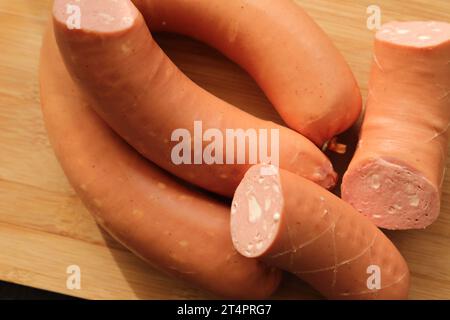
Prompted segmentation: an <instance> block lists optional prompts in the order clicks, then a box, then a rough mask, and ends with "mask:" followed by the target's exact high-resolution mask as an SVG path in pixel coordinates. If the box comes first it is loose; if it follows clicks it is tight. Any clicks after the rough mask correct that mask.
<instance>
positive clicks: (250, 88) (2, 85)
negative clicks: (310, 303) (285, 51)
mask: <svg viewBox="0 0 450 320" xmlns="http://www.w3.org/2000/svg"><path fill="white" fill-rule="evenodd" d="M274 2H276V0H274ZM298 2H299V3H300V4H301V5H302V6H303V7H304V8H305V9H306V10H307V11H308V12H309V13H310V14H311V15H312V16H313V17H314V18H315V19H316V20H317V22H318V23H319V24H320V25H321V26H322V27H323V28H324V29H325V31H326V32H327V33H328V34H329V35H330V36H331V37H332V39H333V41H334V42H335V44H336V45H337V46H338V47H339V49H340V50H341V51H342V52H343V54H344V55H345V57H346V59H347V61H348V62H349V63H350V65H351V67H352V69H353V71H354V72H355V74H356V77H357V79H358V81H359V83H360V86H361V89H362V92H363V95H364V96H365V95H366V93H367V90H366V89H367V79H368V73H369V68H370V63H371V48H372V39H373V33H374V31H373V30H368V29H367V26H366V19H367V16H368V15H367V13H366V9H367V7H368V6H369V5H370V4H371V2H372V1H369V0H360V1H356V0H355V1H347V0H339V1H333V0H311V1H307V0H304V1H298ZM377 2H378V5H379V7H380V8H381V13H382V21H383V22H387V21H390V20H411V19H420V20H425V19H429V20H431V19H435V20H443V21H447V22H449V21H450V2H449V1H447V0H441V1H438V0H434V1H429V0H415V1H406V0H405V1H391V0H385V1H377ZM50 7H51V0H32V1H31V0H14V1H10V0H0V280H5V281H10V282H14V283H18V284H23V285H27V286H32V287H37V288H42V289H47V290H51V291H55V292H61V293H65V294H70V295H74V296H78V297H84V298H91V299H109V298H112V299H128V298H129V299H135V298H136V299H155V298H214V297H212V296H211V295H209V294H208V293H205V292H203V291H201V290H198V289H195V288H193V287H192V286H190V285H189V284H187V283H184V282H180V281H177V280H174V279H171V278H169V277H167V276H165V275H163V274H161V273H159V272H157V271H155V270H153V269H151V268H150V267H148V266H146V265H145V264H144V263H143V262H141V261H140V260H139V259H138V258H136V257H135V256H133V255H132V254H131V253H129V252H128V251H127V250H126V249H125V248H123V247H122V246H121V245H119V244H118V243H117V242H115V241H114V240H113V239H111V237H109V236H108V235H107V234H105V233H104V232H103V231H102V230H100V229H99V227H98V226H97V225H96V224H95V223H94V221H93V219H92V218H91V217H90V215H89V213H88V212H87V211H86V210H85V209H84V207H83V205H82V204H81V202H80V200H79V199H78V197H77V196H76V194H75V193H74V191H73V189H72V188H71V187H70V186H69V184H68V182H67V180H66V178H65V176H64V174H63V173H62V170H61V168H60V166H59V164H58V163H57V161H56V159H55V156H54V155H53V151H52V149H51V147H50V145H49V142H48V140H47V135H46V132H45V129H44V125H43V121H42V116H41V112H40V108H39V85H38V81H37V71H38V58H39V48H40V43H41V37H42V33H43V30H44V28H45V25H46V21H47V17H48V13H49V12H50ZM157 39H158V41H159V43H160V44H161V46H162V47H163V49H164V50H165V51H166V52H167V53H168V54H169V56H170V57H172V59H173V60H174V61H175V63H176V64H178V65H179V66H180V68H181V69H182V70H183V71H185V72H186V73H187V74H188V75H189V76H190V77H191V78H192V79H193V80H194V81H196V82H197V83H198V84H200V85H201V86H203V87H205V88H206V89H207V90H209V91H211V92H212V93H214V94H216V95H217V96H219V97H221V98H223V99H225V100H227V101H229V102H231V103H233V104H235V105H237V106H239V107H241V108H243V109H245V110H248V111H250V112H253V113H255V114H257V115H259V116H261V117H264V118H268V119H273V120H275V121H280V120H279V118H278V116H277V115H276V114H275V112H274V111H273V110H272V108H271V106H270V104H269V103H268V101H267V100H266V98H265V97H264V95H263V94H262V93H261V91H260V90H259V89H258V87H257V86H256V85H255V83H254V82H253V81H252V80H251V79H250V78H249V77H248V76H247V75H246V74H245V73H244V72H243V71H242V70H241V69H240V68H239V67H237V66H236V65H234V64H233V63H231V62H230V61H228V60H227V59H225V58H224V57H223V56H221V55H220V54H219V53H217V52H216V51H214V50H212V49H210V48H208V47H206V46H205V45H202V44H200V43H198V42H194V41H192V40H189V39H187V38H183V37H179V36H173V35H165V36H159V37H158V38H157ZM278 63H287V62H285V61H279V62H278ZM449 107H450V106H449ZM333 159H334V160H335V161H336V162H337V163H343V162H345V161H344V159H343V158H339V156H334V157H333ZM447 167H448V168H450V163H449V164H448V165H447ZM447 172H449V173H450V170H448V171H447ZM388 236H389V237H390V238H391V239H392V240H393V241H394V242H395V244H396V245H397V246H398V248H399V249H400V251H401V252H402V253H403V254H404V256H405V258H406V260H407V261H408V263H409V266H410V268H411V272H412V288H411V294H410V297H411V298H415V299H436V298H438V299H439V298H440V299H442V298H447V299H449V298H450V248H449V243H450V241H449V240H450V174H449V175H447V177H446V180H445V183H444V192H443V200H442V213H441V216H440V218H439V220H438V221H437V222H436V223H435V224H433V225H432V226H431V227H429V228H428V229H427V230H424V231H423V230H421V231H403V232H389V233H388ZM69 265H78V266H80V268H81V289H80V290H69V289H67V288H66V280H67V276H68V275H67V274H66V270H67V267H68V266H69ZM318 297H319V295H318V294H317V293H315V292H314V290H312V289H310V288H309V287H308V286H306V285H305V284H304V283H302V282H301V281H300V280H298V279H296V278H294V277H292V276H286V279H285V281H284V282H283V284H282V286H281V288H280V290H279V291H278V292H277V293H276V294H275V296H274V298H283V299H297V298H318Z"/></svg>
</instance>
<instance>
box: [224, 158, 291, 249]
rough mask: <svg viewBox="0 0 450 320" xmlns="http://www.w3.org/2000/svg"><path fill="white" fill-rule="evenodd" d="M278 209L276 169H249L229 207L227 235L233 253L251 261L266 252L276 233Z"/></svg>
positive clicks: (280, 218) (280, 196)
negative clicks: (229, 230)
mask: <svg viewBox="0 0 450 320" xmlns="http://www.w3.org/2000/svg"><path fill="white" fill-rule="evenodd" d="M282 208H283V197H282V193H281V183H280V176H279V172H278V168H277V167H275V166H272V165H256V166H253V167H251V168H250V169H249V170H248V172H247V173H246V174H245V177H244V179H243V180H242V182H241V184H240V185H239V187H238V188H237V190H236V193H235V195H234V198H233V202H232V205H231V234H232V239H233V245H234V247H235V248H236V250H237V251H238V252H239V253H240V254H242V255H244V256H246V257H252V258H256V257H261V256H263V255H265V254H266V253H267V252H268V251H270V249H271V247H272V245H273V243H274V242H275V241H276V238H277V235H278V234H279V228H280V222H281V220H282V219H283V216H282V212H283V211H282Z"/></svg>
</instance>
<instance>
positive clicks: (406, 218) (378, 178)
mask: <svg viewBox="0 0 450 320" xmlns="http://www.w3.org/2000/svg"><path fill="white" fill-rule="evenodd" d="M342 198H343V199H344V200H345V201H347V202H348V203H350V204H351V205H352V206H353V207H355V208H356V209H357V210H358V211H359V212H360V213H362V214H364V215H365V216H367V217H368V218H369V219H371V220H372V221H373V222H374V223H375V224H376V225H377V226H379V227H381V228H385V229H393V230H402V229H422V228H425V227H427V226H429V225H430V224H431V223H433V222H434V221H435V220H436V219H437V217H438V215H439V191H438V190H437V189H436V188H435V187H434V186H433V185H432V183H431V182H430V181H428V180H427V179H426V178H425V177H424V176H422V175H421V174H420V173H418V172H417V171H416V170H414V168H411V167H410V166H408V165H406V164H400V163H396V162H393V161H389V160H387V159H381V158H380V159H377V160H368V161H367V162H365V163H362V164H361V165H359V166H358V167H357V168H355V169H353V170H351V171H350V172H348V173H347V174H346V175H345V176H344V181H343V184H342Z"/></svg>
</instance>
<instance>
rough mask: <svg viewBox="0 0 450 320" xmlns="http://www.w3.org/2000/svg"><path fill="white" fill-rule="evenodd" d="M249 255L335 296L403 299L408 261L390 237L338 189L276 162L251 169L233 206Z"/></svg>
mask: <svg viewBox="0 0 450 320" xmlns="http://www.w3.org/2000/svg"><path fill="white" fill-rule="evenodd" d="M231 234H232V239H233V244H234V246H235V248H236V249H237V250H238V251H239V252H240V253H241V254H242V255H244V256H246V257H249V258H259V259H262V260H263V261H264V262H266V263H267V264H269V265H273V266H276V267H279V268H281V269H284V270H287V271H289V272H291V273H293V274H295V275H297V276H298V277H300V278H301V279H303V280H305V281H306V282H308V283H309V284H310V285H311V286H313V287H314V288H316V289H317V290H318V291H319V292H321V293H322V294H323V295H324V296H325V297H327V298H332V299H405V298H406V297H407V296H408V290H409V270H408V266H407V264H406V262H405V260H404V259H403V257H402V256H401V255H400V253H399V252H398V250H397V249H396V248H395V246H394V245H393V244H392V242H391V241H390V240H389V239H388V238H387V237H386V236H385V235H384V234H383V233H382V232H381V231H380V230H379V229H378V228H377V227H376V226H375V225H374V224H373V223H372V222H371V221H370V220H369V219H367V218H366V217H364V216H363V215H361V214H359V213H358V212H357V211H356V210H355V209H354V208H352V207H351V206H350V205H349V204H347V203H346V202H344V201H343V200H341V199H339V198H338V197H336V196H335V195H334V194H332V193H330V192H328V191H327V190H324V189H323V188H320V187H319V186H317V185H315V184H314V183H312V182H310V181H308V180H306V179H304V178H302V177H299V176H296V175H294V174H292V173H290V172H288V171H285V170H282V169H278V168H276V167H274V166H268V165H256V166H253V167H251V168H250V170H249V171H248V172H247V173H246V174H245V177H244V179H243V181H242V183H241V184H240V185H239V187H238V188H237V190H236V193H235V195H234V199H233V203H232V207H231Z"/></svg>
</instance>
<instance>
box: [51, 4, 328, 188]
mask: <svg viewBox="0 0 450 320" xmlns="http://www.w3.org/2000/svg"><path fill="white" fill-rule="evenodd" d="M160 2H166V1H160ZM197 2H198V1H197ZM200 2H202V1H200ZM69 3H73V2H71V1H69V0H57V1H55V3H54V10H53V20H54V26H55V35H56V39H57V42H58V46H59V48H60V50H61V53H62V56H63V58H64V61H65V64H66V66H67V67H68V70H69V72H70V73H71V74H72V76H73V78H74V79H75V80H76V82H77V83H78V84H79V86H80V87H81V88H82V89H83V90H84V91H85V92H86V93H87V94H88V95H90V96H92V97H93V99H95V101H96V103H95V104H94V105H93V107H94V108H95V111H96V112H97V113H98V114H99V115H100V116H101V117H102V118H103V119H104V120H105V121H106V122H107V123H108V124H109V125H110V126H111V127H112V128H113V129H114V130H115V131H116V132H117V133H119V135H120V136H122V137H123V138H124V139H125V140H126V141H127V142H128V143H129V144H131V145H132V146H133V147H134V148H135V149H136V150H138V151H139V152H140V153H141V154H142V155H144V156H145V157H146V158H148V159H150V160H151V161H153V162H154V163H156V164H157V165H158V166H160V167H162V168H164V169H166V170H168V171H170V172H171V173H173V174H175V175H176V176H178V177H181V178H182V179H185V180H186V181H188V182H190V183H193V184H196V185H198V186H201V187H203V188H205V189H207V190H210V191H213V192H216V193H219V194H221V195H225V196H229V197H232V195H233V193H234V191H235V189H236V187H237V185H238V184H239V182H240V180H241V179H242V177H243V176H244V174H245V171H246V170H247V169H248V167H249V163H250V162H249V161H248V160H249V154H250V152H251V151H252V150H250V149H251V148H250V143H248V144H247V146H246V149H245V150H246V153H247V156H246V159H247V161H246V162H245V163H242V164H239V163H238V161H237V159H236V157H235V155H234V148H233V150H232V152H233V153H232V154H230V153H229V154H227V150H226V148H225V145H227V143H224V144H223V152H222V153H223V155H225V154H227V156H231V158H232V160H233V161H232V164H229V162H228V163H225V162H224V164H221V163H217V162H216V163H214V164H207V165H205V164H204V163H203V164H199V163H196V164H193V163H194V160H192V159H193V158H195V156H196V155H194V156H193V157H191V164H187V163H186V162H184V163H183V164H177V163H174V161H173V158H172V151H173V147H174V145H175V143H174V141H173V139H172V138H173V137H172V134H173V133H174V131H175V130H177V129H187V130H189V132H191V133H192V132H194V129H193V126H194V122H195V121H202V127H203V131H206V130H209V129H217V130H219V133H221V134H222V136H226V130H227V129H243V130H247V129H248V130H252V129H255V130H272V129H276V130H279V149H280V150H279V159H280V166H281V167H283V168H286V169H287V170H289V171H292V172H294V173H296V174H299V175H302V176H304V177H306V178H308V179H311V180H313V181H315V182H317V183H319V184H320V185H322V186H324V187H326V188H329V187H332V186H333V185H334V184H335V181H336V174H335V172H334V170H333V168H332V165H331V163H330V161H329V160H328V159H327V158H326V156H325V155H324V154H323V153H322V152H321V151H320V150H319V149H318V148H317V147H316V146H315V145H314V144H313V143H312V142H310V141H309V140H307V139H306V138H305V137H303V136H301V135H300V134H298V133H296V132H294V131H293V130H290V129H288V128H285V127H281V126H279V125H276V124H274V123H272V122H269V121H263V120H261V119H259V118H256V117H254V116H252V115H249V114H247V113H245V112H243V111H241V110H239V109H237V108H235V107H234V106H232V105H230V104H228V103H226V102H224V101H223V100H220V99H219V98H217V97H215V96H213V95H211V94H209V93H208V92H206V91H205V90H203V89H202V88H200V87H198V86H197V85H196V84H194V83H193V82H192V81H191V80H190V79H188V78H187V77H186V76H185V75H184V74H183V73H181V71H180V70H179V69H178V68H177V67H176V66H175V65H174V64H173V63H172V62H171V61H170V60H169V58H168V57H167V56H166V55H165V54H164V52H163V51H162V50H161V49H160V47H159V46H158V45H157V44H156V43H155V41H154V40H153V39H152V37H151V34H150V32H149V30H148V28H147V25H146V24H145V21H144V19H143V17H142V15H141V14H140V12H139V11H138V10H137V9H136V8H135V7H134V5H133V4H132V2H131V1H128V0H120V1H114V2H108V5H105V2H104V1H100V0H92V1H86V0H81V1H79V2H77V6H79V7H80V11H81V16H82V19H81V26H80V29H69V28H68V27H67V19H68V15H67V13H66V12H67V11H66V10H65V9H66V5H67V4H69ZM205 3H206V2H205V1H203V4H204V5H205ZM208 3H209V2H208ZM185 15H188V14H187V13H186V14H185ZM305 82H307V81H305ZM259 137H261V135H260V136H259ZM171 140H172V141H171ZM226 142H228V141H226ZM272 143H273V144H276V143H277V141H276V140H275V141H274V140H270V142H269V143H268V145H269V146H268V148H269V150H270V149H271V148H272ZM195 144H196V143H195V141H192V144H191V145H192V149H195ZM208 144H209V142H203V148H202V149H205V148H206V147H207V146H208ZM258 147H259V148H258V149H261V148H262V145H261V144H260V143H259V144H258ZM218 149H219V150H218V151H222V150H221V149H220V148H218ZM194 151H195V150H194ZM194 151H193V152H192V153H194ZM201 156H202V154H201V153H200V162H201V160H202V159H201ZM271 156H274V155H273V154H271ZM222 158H224V157H222ZM256 162H264V161H263V159H261V157H259V158H258V159H257V161H255V162H254V163H256Z"/></svg>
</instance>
